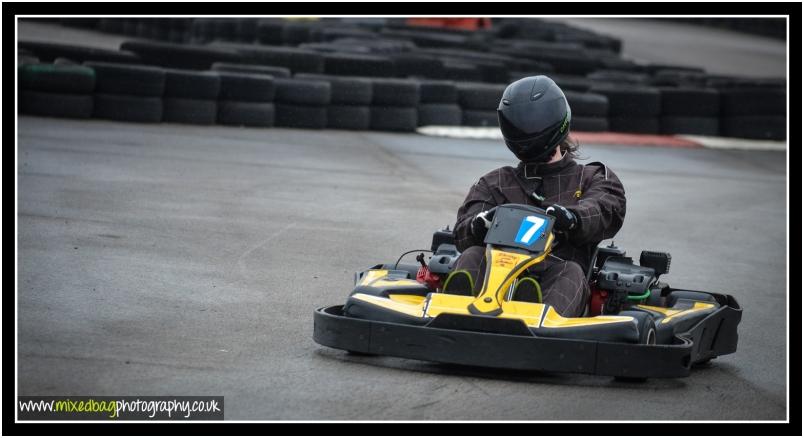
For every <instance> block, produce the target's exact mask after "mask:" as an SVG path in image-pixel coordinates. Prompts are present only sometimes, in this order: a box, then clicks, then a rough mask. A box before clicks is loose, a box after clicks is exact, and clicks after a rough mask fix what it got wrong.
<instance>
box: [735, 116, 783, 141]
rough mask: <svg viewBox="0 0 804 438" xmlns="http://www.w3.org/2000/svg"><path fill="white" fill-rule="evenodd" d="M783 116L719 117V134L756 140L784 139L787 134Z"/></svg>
mask: <svg viewBox="0 0 804 438" xmlns="http://www.w3.org/2000/svg"><path fill="white" fill-rule="evenodd" d="M786 127H787V117H785V116H736V117H722V118H721V119H720V134H721V135H722V136H724V137H735V138H751V139H756V140H784V139H785V138H786V136H787V133H786V132H785V130H786Z"/></svg>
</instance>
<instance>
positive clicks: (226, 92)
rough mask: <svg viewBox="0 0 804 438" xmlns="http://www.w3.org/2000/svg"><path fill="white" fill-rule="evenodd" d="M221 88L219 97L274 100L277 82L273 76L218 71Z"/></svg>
mask: <svg viewBox="0 0 804 438" xmlns="http://www.w3.org/2000/svg"><path fill="white" fill-rule="evenodd" d="M218 76H220V78H221V90H220V94H219V95H218V98H219V99H220V100H228V101H235V102H273V100H274V97H275V96H276V84H275V83H274V78H273V76H267V75H257V74H250V73H235V72H228V71H222V72H218Z"/></svg>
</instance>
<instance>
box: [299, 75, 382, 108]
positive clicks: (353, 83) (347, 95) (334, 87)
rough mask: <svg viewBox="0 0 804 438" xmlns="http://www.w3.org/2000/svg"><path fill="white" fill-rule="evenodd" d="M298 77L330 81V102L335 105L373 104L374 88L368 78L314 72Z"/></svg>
mask: <svg viewBox="0 0 804 438" xmlns="http://www.w3.org/2000/svg"><path fill="white" fill-rule="evenodd" d="M294 78H298V79H314V80H322V81H327V82H329V85H330V103H332V104H335V105H357V106H366V105H370V104H371V100H372V98H373V88H372V83H371V80H370V79H368V78H356V77H346V76H329V75H319V74H314V73H299V74H297V75H295V76H294Z"/></svg>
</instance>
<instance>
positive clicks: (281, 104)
mask: <svg viewBox="0 0 804 438" xmlns="http://www.w3.org/2000/svg"><path fill="white" fill-rule="evenodd" d="M331 94H332V91H331V87H330V84H329V82H327V81H322V80H316V79H299V78H293V79H288V78H280V79H276V125H277V126H282V127H288V128H304V129H324V128H326V127H327V119H328V118H327V105H329V101H330V99H331Z"/></svg>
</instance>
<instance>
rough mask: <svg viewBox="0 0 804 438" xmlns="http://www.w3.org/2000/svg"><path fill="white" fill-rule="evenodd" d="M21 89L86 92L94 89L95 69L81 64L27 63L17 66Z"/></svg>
mask: <svg viewBox="0 0 804 438" xmlns="http://www.w3.org/2000/svg"><path fill="white" fill-rule="evenodd" d="M19 81H20V85H21V86H22V89H23V90H37V91H50V92H56V93H65V94H88V93H92V91H94V90H95V70H93V69H91V68H89V67H85V66H81V65H53V64H27V65H23V66H21V67H20V68H19Z"/></svg>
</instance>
